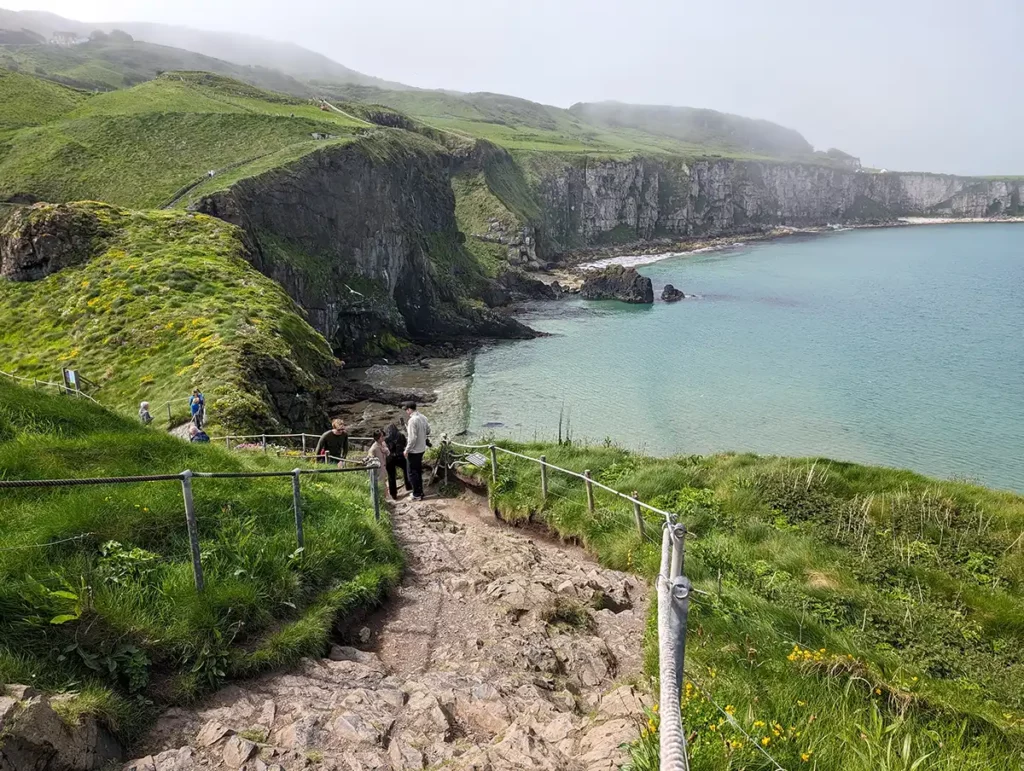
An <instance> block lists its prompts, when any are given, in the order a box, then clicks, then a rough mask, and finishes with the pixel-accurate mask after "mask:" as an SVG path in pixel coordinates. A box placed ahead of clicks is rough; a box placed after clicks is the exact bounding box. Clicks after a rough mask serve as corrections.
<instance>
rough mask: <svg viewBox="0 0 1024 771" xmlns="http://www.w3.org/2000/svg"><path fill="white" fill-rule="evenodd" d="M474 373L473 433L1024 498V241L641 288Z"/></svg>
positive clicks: (767, 266)
mask: <svg viewBox="0 0 1024 771" xmlns="http://www.w3.org/2000/svg"><path fill="white" fill-rule="evenodd" d="M639 270H640V272H641V273H643V274H644V275H647V276H650V278H651V279H652V280H653V282H654V287H655V294H656V296H659V297H660V293H661V288H662V287H663V286H664V285H665V284H667V283H671V284H674V285H675V286H676V287H677V288H679V289H682V290H683V291H685V292H686V293H687V294H688V295H689V294H694V295H698V297H697V298H695V299H686V300H684V301H682V302H679V303H676V304H667V303H662V302H660V301H658V302H656V303H655V304H654V306H653V307H650V306H647V307H636V306H629V305H625V304H623V303H617V302H587V301H583V300H577V299H571V300H566V301H562V302H555V303H543V304H538V305H536V306H533V307H531V308H530V310H529V311H528V313H527V315H526V316H525V318H524V320H525V321H526V322H527V323H529V324H531V325H532V326H534V327H535V328H537V329H540V330H542V331H544V332H548V333H550V336H549V337H544V338H540V339H537V340H531V341H528V342H517V343H507V344H499V345H495V346H493V347H490V348H488V349H485V350H484V351H482V352H480V353H479V354H478V355H477V356H476V358H475V361H474V365H473V377H472V382H471V385H470V389H469V397H468V398H469V427H470V430H471V431H472V432H473V433H475V434H489V433H493V434H495V435H497V436H511V437H515V438H519V439H533V438H539V439H551V438H554V437H555V436H556V435H557V432H558V421H559V413H560V411H562V413H563V415H564V416H565V417H566V418H567V419H568V422H569V423H570V427H571V432H572V435H573V437H574V438H577V439H589V440H593V441H598V442H600V441H603V440H604V439H605V438H609V439H611V440H613V441H614V442H615V443H616V444H618V445H621V446H624V447H627V448H630V449H638V450H643V451H646V452H648V453H652V454H657V455H671V454H676V453H707V452H716V451H723V450H735V451H752V452H757V453H763V454H780V455H795V456H826V457H830V458H835V459H840V460H852V461H859V462H864V463H873V464H881V465H887V466H895V467H902V468H911V469H914V470H916V471H920V472H923V473H926V474H930V475H933V476H938V477H943V478H948V477H961V478H964V477H966V478H969V479H972V480H976V481H979V482H981V483H984V484H986V485H991V486H994V487H999V488H1008V489H1014V490H1018V491H1022V492H1024V224H1015V223H1005V224H977V225H971V224H955V225H931V226H921V227H904V228H886V229H875V230H850V231H844V232H837V233H831V234H827V235H817V236H803V237H793V238H788V239H784V240H779V241H772V242H764V243H759V244H755V245H751V246H749V247H743V246H740V247H737V248H734V249H730V250H725V251H719V252H712V253H706V254H700V255H690V256H679V257H672V258H669V259H666V260H664V261H661V262H657V263H653V264H648V265H644V266H641V267H640V268H639Z"/></svg>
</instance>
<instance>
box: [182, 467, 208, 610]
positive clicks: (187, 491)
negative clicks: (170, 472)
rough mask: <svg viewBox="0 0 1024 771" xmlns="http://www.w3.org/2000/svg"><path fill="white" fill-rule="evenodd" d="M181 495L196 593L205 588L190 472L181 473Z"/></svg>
mask: <svg viewBox="0 0 1024 771" xmlns="http://www.w3.org/2000/svg"><path fill="white" fill-rule="evenodd" d="M181 493H182V496H183V497H184V499H185V522H186V523H187V525H188V540H189V542H190V543H191V545H192V572H193V573H194V574H195V577H196V591H197V592H201V591H203V589H204V588H205V587H206V583H205V582H204V581H203V562H202V557H201V555H200V551H199V525H198V524H197V523H196V508H195V503H194V502H193V501H192V472H191V471H187V470H186V471H182V472H181Z"/></svg>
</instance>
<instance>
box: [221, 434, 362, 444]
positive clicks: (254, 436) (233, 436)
mask: <svg viewBox="0 0 1024 771" xmlns="http://www.w3.org/2000/svg"><path fill="white" fill-rule="evenodd" d="M320 436H321V435H320V434H228V435H226V436H211V437H210V441H211V442H223V441H224V440H225V439H302V438H303V437H306V438H309V439H319V438H320ZM349 439H350V440H351V441H353V442H372V441H373V438H372V437H369V436H349Z"/></svg>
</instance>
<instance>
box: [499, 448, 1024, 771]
mask: <svg viewBox="0 0 1024 771" xmlns="http://www.w3.org/2000/svg"><path fill="white" fill-rule="evenodd" d="M519 449H521V450H524V451H526V452H527V453H529V454H531V455H533V456H538V455H540V454H542V453H543V454H546V455H547V458H548V460H549V461H550V462H552V463H555V464H558V465H562V466H565V467H567V468H570V469H575V470H578V471H582V470H583V469H584V468H589V469H591V470H592V471H593V472H594V475H595V478H597V479H598V480H600V481H603V482H604V483H606V484H609V485H611V486H613V487H615V488H617V489H620V490H626V491H630V490H638V491H639V492H640V495H641V497H642V498H643V499H644V500H648V501H653V502H655V503H656V504H657V505H660V506H661V507H663V508H667V509H669V510H672V511H675V512H678V513H679V514H680V515H681V520H682V521H683V522H685V523H686V524H687V525H688V527H689V529H690V532H691V538H690V540H689V541H688V546H687V562H686V573H687V575H689V576H690V577H691V578H692V579H693V581H694V584H695V586H696V587H697V588H699V589H701V590H703V591H705V592H708V594H707V595H700V596H698V597H697V598H696V600H695V603H694V605H693V606H691V615H690V627H689V629H690V631H689V638H688V639H689V642H688V647H687V662H688V663H687V667H688V671H689V679H690V680H691V681H692V682H694V683H696V684H697V686H699V688H700V689H704V690H705V691H706V692H707V693H708V694H709V695H710V696H711V698H712V699H714V701H715V702H717V703H718V704H719V705H721V706H722V707H723V708H724V707H727V706H728V707H731V711H732V712H734V714H735V717H736V719H737V720H738V722H739V724H740V725H741V726H742V727H743V728H744V730H745V731H747V732H748V733H750V734H751V735H753V736H754V737H755V738H756V740H757V741H758V742H764V741H765V740H767V747H768V749H769V750H770V752H771V753H772V754H773V755H774V756H775V757H776V758H777V759H778V760H779V761H780V762H781V763H782V765H783V766H784V767H785V768H790V769H793V768H801V767H807V768H811V767H813V768H817V769H820V770H821V771H825V770H826V769H828V770H830V771H831V770H832V769H835V770H836V771H839V770H840V769H842V771H860V770H861V769H863V770H864V771H867V770H868V769H890V768H899V769H910V768H911V763H912V761H913V760H915V759H917V758H919V757H922V756H927V760H926V761H924V765H923V766H921V767H922V768H928V769H950V770H951V771H952V770H953V769H956V771H963V770H965V769H977V771H982V769H986V770H988V769H1005V771H1010V769H1017V768H1020V767H1021V764H1022V762H1024V691H1022V690H1021V688H1020V684H1021V682H1024V598H1022V589H1024V538H1022V534H1024V498H1022V497H1020V496H1017V495H1014V494H1011V493H998V492H994V491H990V490H986V489H982V488H978V487H974V486H971V485H967V484H961V483H954V482H939V481H936V480H931V479H926V478H924V477H921V476H919V475H917V474H913V473H911V472H906V471H896V470H890V469H882V468H871V467H865V466H859V465H855V464H849V463H836V462H829V461H821V460H819V461H813V460H789V459H780V458H767V457H757V456H752V455H739V456H736V455H723V456H712V457H690V458H674V459H652V458H643V457H639V456H635V455H630V454H628V453H626V452H623V451H619V450H616V449H597V448H590V449H586V448H580V447H557V446H551V445H532V446H530V445H528V446H521V447H519ZM499 465H500V476H499V483H498V486H497V488H496V490H497V492H496V496H495V497H496V501H497V506H498V508H499V509H501V511H502V512H503V513H504V514H505V515H506V516H524V515H526V514H527V513H530V512H535V513H536V514H535V515H536V517H537V518H539V519H542V520H544V521H545V522H547V523H548V524H549V525H550V526H551V527H553V528H554V529H555V530H556V531H557V532H559V533H561V534H562V535H565V536H574V537H577V538H580V539H581V540H583V541H584V542H585V544H586V545H587V546H588V547H589V548H591V549H592V550H593V551H595V552H596V553H597V554H598V555H600V557H601V558H602V560H603V561H604V562H606V563H607V564H609V565H611V566H614V567H617V568H623V569H629V568H632V569H635V570H638V571H640V572H642V573H644V574H646V575H653V574H654V573H655V572H656V571H657V566H658V560H659V549H658V547H656V546H655V545H654V544H651V543H645V544H641V543H640V541H639V539H638V537H637V535H636V530H635V526H634V524H633V521H632V512H631V511H630V510H628V509H627V508H626V507H625V506H623V505H622V504H621V503H618V502H615V501H614V500H613V499H610V498H609V497H607V496H606V495H605V494H602V493H601V492H598V493H597V499H598V505H599V510H598V512H597V515H596V516H590V515H588V514H587V512H586V508H585V503H584V501H585V497H584V495H583V491H582V489H581V484H580V483H579V482H578V481H576V480H567V479H566V478H564V477H562V476H560V475H558V474H552V475H550V479H551V482H550V484H551V491H552V497H551V499H550V500H549V502H548V504H547V505H546V506H542V505H541V502H540V500H539V488H540V483H539V482H540V480H539V472H538V469H537V467H536V465H534V464H527V463H526V462H524V461H517V460H514V459H511V458H508V457H507V456H501V460H500V464H499ZM648 530H649V532H650V533H653V534H655V535H656V536H659V537H660V528H659V523H658V522H657V521H656V519H655V518H649V519H648ZM719 570H721V575H722V594H721V597H719V596H718V594H717V581H718V571H719ZM652 622H653V620H652ZM650 631H651V635H650V636H649V645H650V646H651V648H652V649H651V650H649V651H648V654H649V655H648V665H649V669H650V671H652V672H653V671H654V670H655V669H656V667H657V663H656V659H655V658H654V655H653V654H654V652H653V627H652V629H651V630H650ZM805 651H806V652H805ZM684 706H685V712H684V714H685V721H686V725H687V730H688V731H689V732H692V733H693V734H694V735H695V738H694V740H693V742H692V743H691V746H692V750H693V765H692V767H693V768H694V769H695V771H698V770H703V769H708V770H710V769H721V768H750V769H753V768H768V767H769V765H768V764H767V763H766V761H765V760H764V758H763V756H760V755H759V754H758V753H757V752H756V751H755V750H754V749H753V748H752V747H751V746H750V743H749V741H747V739H745V738H744V737H743V736H742V735H741V734H740V733H739V731H737V730H735V729H734V728H733V727H731V726H730V725H729V724H728V723H726V722H725V721H724V720H723V718H722V716H721V715H720V713H718V712H717V710H716V709H715V708H714V707H713V706H712V704H711V703H709V702H708V701H707V700H706V699H705V698H703V697H702V696H700V695H699V693H698V692H697V691H693V693H692V695H691V697H690V698H689V699H688V700H687V701H686V702H685V704H684ZM776 732H777V733H776ZM907 741H909V745H905V744H904V742H907ZM737 743H738V744H737ZM654 746H655V737H653V736H648V737H647V738H646V739H645V741H644V742H643V743H642V745H641V746H640V747H639V748H638V750H637V752H638V756H641V757H642V756H644V755H645V754H646V755H647V756H648V760H647V762H644V761H642V760H641V762H639V763H638V765H637V768H638V769H641V770H643V769H650V768H656V765H651V763H650V760H649V756H650V754H651V751H652V748H653V747H654ZM887 748H888V752H889V757H888V758H886V752H887ZM804 755H807V756H808V760H806V761H805V760H803V759H802V756H804Z"/></svg>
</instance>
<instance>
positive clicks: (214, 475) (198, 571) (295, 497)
mask: <svg viewBox="0 0 1024 771" xmlns="http://www.w3.org/2000/svg"><path fill="white" fill-rule="evenodd" d="M379 470H380V464H379V463H377V462H376V461H367V462H366V463H364V464H362V465H358V466H344V467H341V468H296V469H292V470H291V471H190V470H188V469H186V470H185V471H182V472H181V473H179V474H149V475H146V476H131V477H92V478H82V479H0V490H19V489H26V488H57V487H81V486H87V485H125V484H141V483H149V482H172V481H173V482H178V483H179V484H180V485H181V493H182V499H183V502H184V506H185V524H186V527H187V528H188V537H189V543H190V546H191V552H192V571H193V574H194V576H195V584H196V591H198V592H202V591H203V590H204V589H205V586H206V582H205V580H204V577H203V561H202V552H201V550H200V548H199V525H198V522H197V520H196V511H195V501H194V497H193V491H192V480H193V479H266V478H281V477H291V480H292V508H293V512H294V514H295V537H296V541H297V542H298V545H299V548H300V549H304V548H305V547H306V540H305V534H304V531H303V513H302V491H301V484H300V479H301V477H302V476H304V475H310V474H349V473H353V472H359V471H365V472H366V473H367V475H368V477H369V483H370V500H371V502H372V504H373V516H374V519H376V520H377V521H380V495H379V492H378V489H377V476H378V472H379ZM91 535H93V533H83V534H80V535H76V536H72V537H70V538H62V539H60V540H57V541H50V542H49V543H40V544H25V545H22V546H9V547H4V548H2V549H0V552H7V551H17V550H21V549H38V548H45V547H48V546H56V545H58V544H62V543H68V542H71V541H79V540H82V539H84V538H88V537H89V536H91Z"/></svg>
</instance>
